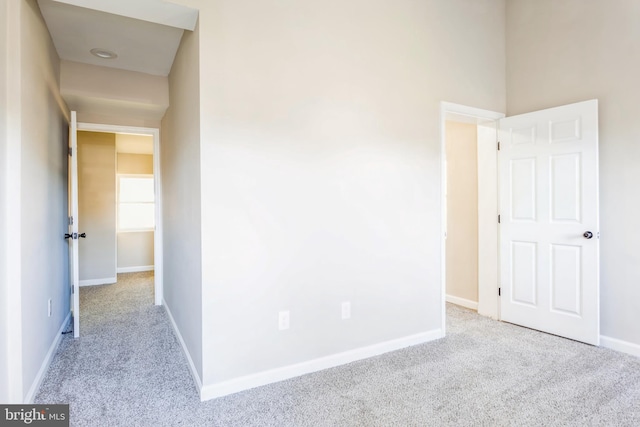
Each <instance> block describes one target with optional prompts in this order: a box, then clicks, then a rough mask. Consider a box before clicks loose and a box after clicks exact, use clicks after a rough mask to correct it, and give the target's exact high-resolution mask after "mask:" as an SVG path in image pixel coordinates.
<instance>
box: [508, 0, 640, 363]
mask: <svg viewBox="0 0 640 427" xmlns="http://www.w3.org/2000/svg"><path fill="white" fill-rule="evenodd" d="M639 21H640V2H638V1H636V0H611V1H606V2H604V1H595V2H585V1H581V0H565V1H562V2H558V1H554V0H539V1H528V0H512V1H509V2H507V22H508V25H507V65H508V67H507V92H508V108H507V112H508V114H509V115H514V114H519V113H524V112H528V111H533V110H538V109H542V108H547V107H553V106H556V105H562V104H568V103H572V102H577V101H583V100H587V99H592V98H597V99H598V100H599V116H600V119H599V127H600V230H601V236H602V237H601V240H600V253H601V272H600V290H601V333H602V334H603V335H605V336H607V337H611V338H615V339H618V340H622V341H624V342H627V343H630V344H635V345H636V347H635V349H636V350H635V351H636V352H638V350H637V348H638V347H637V346H638V345H640V328H638V325H639V324H640V310H638V301H640V287H639V286H638V285H637V284H638V283H639V282H640V251H638V232H637V230H638V218H640V196H639V194H640V193H638V191H637V183H638V181H640V168H638V164H639V162H640V122H639V121H638V111H639V109H638V91H637V87H638V76H639V75H640V55H639V54H638V40H639V38H640V27H639V26H638V22H639ZM541 29H544V31H541ZM639 354H640V353H639Z"/></svg>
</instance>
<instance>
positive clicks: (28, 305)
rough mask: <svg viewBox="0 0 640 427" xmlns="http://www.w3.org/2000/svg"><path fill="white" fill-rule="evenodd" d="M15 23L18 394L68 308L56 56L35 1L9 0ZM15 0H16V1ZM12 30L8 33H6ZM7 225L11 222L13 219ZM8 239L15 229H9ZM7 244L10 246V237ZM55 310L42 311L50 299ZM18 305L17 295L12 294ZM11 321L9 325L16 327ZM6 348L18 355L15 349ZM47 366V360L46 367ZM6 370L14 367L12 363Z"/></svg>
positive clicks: (28, 386)
mask: <svg viewBox="0 0 640 427" xmlns="http://www.w3.org/2000/svg"><path fill="white" fill-rule="evenodd" d="M12 3H13V6H12V7H15V8H17V9H14V10H16V11H17V12H18V15H17V16H11V17H10V19H16V20H17V22H19V25H20V31H19V40H15V39H10V40H9V41H10V43H19V45H20V52H21V59H20V63H19V65H18V64H12V66H16V67H19V70H20V81H19V82H13V83H14V84H15V83H17V84H18V87H20V138H19V139H18V140H12V141H11V143H12V144H16V145H17V146H19V147H20V151H21V152H20V163H21V164H20V168H21V169H20V175H19V180H18V182H16V181H14V182H13V183H12V185H17V186H18V187H19V188H20V197H19V198H18V199H14V200H13V201H12V203H14V204H15V206H14V209H20V212H19V215H20V218H21V221H20V222H19V223H18V224H19V239H20V244H19V245H17V248H19V251H20V252H19V256H20V259H19V268H20V269H21V272H20V276H21V281H20V282H19V283H11V284H12V285H16V286H18V287H19V288H20V290H21V303H20V309H21V313H20V317H19V320H18V319H16V320H15V321H21V341H22V346H21V351H22V353H21V363H20V364H21V366H13V368H14V369H15V368H18V367H19V370H18V372H21V374H22V375H21V380H22V386H21V389H22V390H21V394H22V400H27V399H30V398H32V397H33V393H34V392H35V386H37V383H38V380H39V379H40V378H41V377H40V375H41V374H42V373H43V372H42V371H41V369H43V364H44V365H46V363H47V358H48V357H49V356H51V353H50V350H51V349H52V344H55V343H56V342H57V339H58V338H59V333H60V328H61V327H62V326H63V322H64V320H65V318H66V317H67V315H68V314H69V277H68V246H67V242H66V241H65V240H64V233H65V232H67V121H66V118H65V115H66V113H67V112H66V108H65V106H64V104H63V102H62V100H61V98H60V95H59V86H58V77H59V76H58V65H59V61H58V57H57V54H56V52H55V49H54V47H53V43H52V42H51V39H50V38H49V33H48V32H47V29H46V27H45V25H44V21H43V20H42V17H41V15H40V11H39V9H38V6H37V3H36V1H35V0H26V1H20V2H15V1H12ZM16 3H18V4H16ZM13 35H14V34H12V33H10V37H12V36H13ZM11 226H13V227H15V226H16V223H12V224H11ZM9 238H10V239H13V236H9ZM11 241H12V250H15V248H16V246H13V245H15V241H13V240H11ZM49 299H52V301H53V306H52V308H53V313H52V316H51V317H48V315H47V302H48V300H49ZM10 303H11V304H15V303H16V301H10ZM13 326H14V325H11V326H10V327H13ZM11 352H12V353H13V352H15V354H19V350H18V349H15V348H12V349H11ZM44 367H46V366H44ZM10 369H11V368H10Z"/></svg>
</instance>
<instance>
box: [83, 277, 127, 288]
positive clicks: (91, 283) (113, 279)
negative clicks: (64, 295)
mask: <svg viewBox="0 0 640 427" xmlns="http://www.w3.org/2000/svg"><path fill="white" fill-rule="evenodd" d="M117 281H118V278H117V277H105V278H102V279H88V280H80V283H79V285H80V286H96V285H113V284H114V283H116V282H117Z"/></svg>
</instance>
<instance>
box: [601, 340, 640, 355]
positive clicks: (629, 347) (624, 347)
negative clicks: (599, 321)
mask: <svg viewBox="0 0 640 427" xmlns="http://www.w3.org/2000/svg"><path fill="white" fill-rule="evenodd" d="M600 346H601V347H605V348H610V349H611V350H616V351H620V352H622V353H627V354H631V355H633V356H638V357H640V345H638V344H634V343H631V342H628V341H622V340H619V339H616V338H611V337H605V336H604V335H600Z"/></svg>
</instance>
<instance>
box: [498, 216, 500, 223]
mask: <svg viewBox="0 0 640 427" xmlns="http://www.w3.org/2000/svg"><path fill="white" fill-rule="evenodd" d="M498 224H500V215H498Z"/></svg>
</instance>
